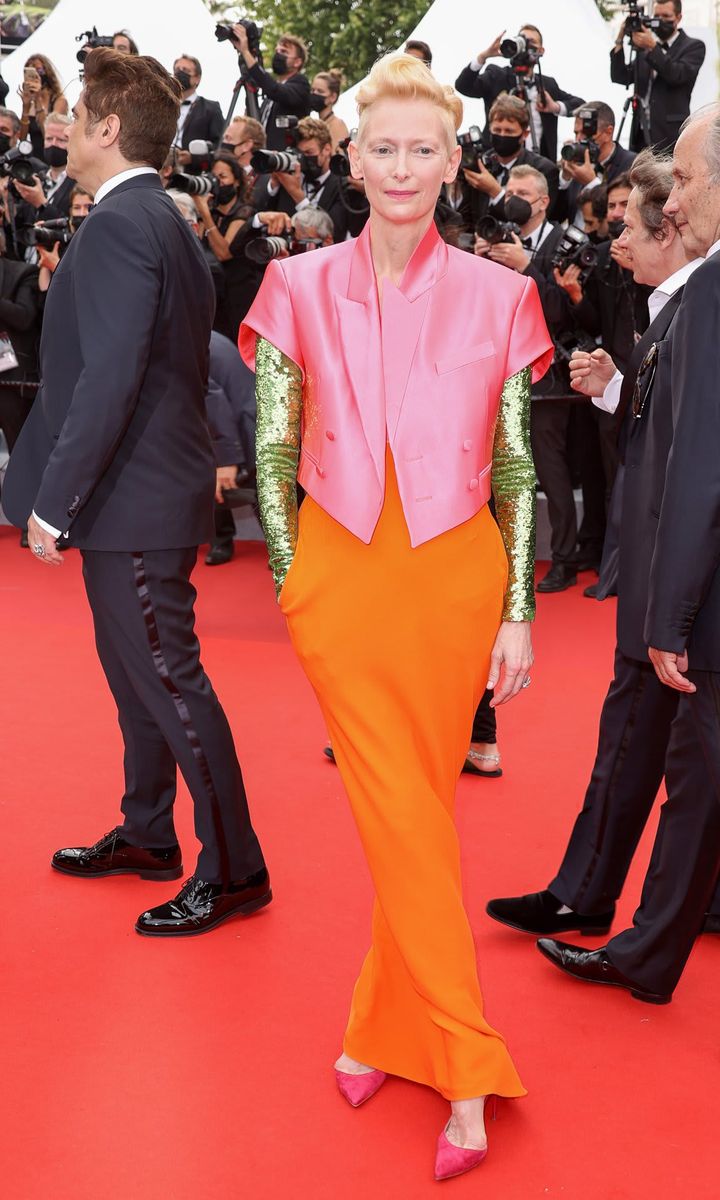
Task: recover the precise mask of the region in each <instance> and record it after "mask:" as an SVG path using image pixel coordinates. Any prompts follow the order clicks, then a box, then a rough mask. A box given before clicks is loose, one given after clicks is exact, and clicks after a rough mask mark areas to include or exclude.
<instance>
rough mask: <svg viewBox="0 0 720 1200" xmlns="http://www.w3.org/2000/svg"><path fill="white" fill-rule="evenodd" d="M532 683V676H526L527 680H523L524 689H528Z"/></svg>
mask: <svg viewBox="0 0 720 1200" xmlns="http://www.w3.org/2000/svg"><path fill="white" fill-rule="evenodd" d="M531 683H532V679H531V678H530V676H529V675H526V676H525V678H524V679H523V681H522V685H523V687H524V688H526V687H530V684H531Z"/></svg>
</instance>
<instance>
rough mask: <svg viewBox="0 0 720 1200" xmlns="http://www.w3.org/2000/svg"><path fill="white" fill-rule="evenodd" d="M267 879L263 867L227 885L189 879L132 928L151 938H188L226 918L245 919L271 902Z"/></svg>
mask: <svg viewBox="0 0 720 1200" xmlns="http://www.w3.org/2000/svg"><path fill="white" fill-rule="evenodd" d="M272 898H273V896H272V891H271V890H270V876H269V875H268V873H267V870H266V868H265V867H263V869H262V870H261V871H257V872H256V873H255V874H254V875H249V876H248V877H247V879H241V880H239V882H237V883H231V884H230V885H229V887H228V889H227V890H226V891H223V885H222V884H221V883H206V882H205V881H204V880H203V879H198V878H197V876H196V875H191V876H190V878H189V879H187V880H186V881H185V883H184V884H183V886H182V887H181V889H180V891H179V892H178V894H177V896H176V897H175V899H174V900H169V901H168V903H167V904H159V905H158V907H157V908H149V909H148V910H147V912H144V913H141V914H140V916H139V917H138V919H137V922H136V924H135V928H136V930H137V932H138V933H144V934H148V935H149V936H151V937H189V936H190V935H191V934H194V933H206V932H207V930H208V929H214V928H215V927H216V925H220V924H221V923H222V922H223V921H227V919H228V918H229V917H247V916H249V915H250V913H254V912H256V911H257V910H258V909H259V908H264V907H265V905H266V904H269V903H270V901H271V900H272Z"/></svg>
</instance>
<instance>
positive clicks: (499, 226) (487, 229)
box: [476, 215, 520, 246]
mask: <svg viewBox="0 0 720 1200" xmlns="http://www.w3.org/2000/svg"><path fill="white" fill-rule="evenodd" d="M476 232H477V235H478V237H481V238H483V239H484V241H486V242H489V244H490V245H491V246H497V245H498V244H499V243H500V242H512V240H513V234H514V235H515V236H516V237H520V226H519V225H516V224H515V222H514V221H498V219H497V217H491V216H489V215H488V216H486V217H481V218H480V220H479V221H478V223H477V226H476Z"/></svg>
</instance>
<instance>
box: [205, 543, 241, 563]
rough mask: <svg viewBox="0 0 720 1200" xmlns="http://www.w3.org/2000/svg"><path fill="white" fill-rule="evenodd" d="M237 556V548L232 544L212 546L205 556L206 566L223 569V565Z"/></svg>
mask: <svg viewBox="0 0 720 1200" xmlns="http://www.w3.org/2000/svg"><path fill="white" fill-rule="evenodd" d="M234 554H235V546H234V544H233V543H232V542H229V543H228V544H227V545H225V544H222V545H220V544H219V543H218V544H217V545H215V546H211V547H210V550H209V552H208V553H207V554H206V556H205V565H206V566H208V567H221V566H222V565H223V563H229V562H230V560H231V559H232V558H233V556H234Z"/></svg>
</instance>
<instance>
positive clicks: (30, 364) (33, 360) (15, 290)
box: [0, 237, 39, 546]
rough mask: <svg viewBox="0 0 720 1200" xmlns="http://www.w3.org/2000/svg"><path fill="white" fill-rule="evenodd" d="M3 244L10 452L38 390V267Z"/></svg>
mask: <svg viewBox="0 0 720 1200" xmlns="http://www.w3.org/2000/svg"><path fill="white" fill-rule="evenodd" d="M3 248H4V238H2V237H0V330H1V331H2V332H0V430H2V432H3V433H4V434H5V441H6V442H7V446H8V450H9V451H10V452H12V449H13V446H14V445H15V442H16V441H17V438H18V435H19V433H20V430H21V429H22V427H23V424H24V423H25V418H26V417H27V415H28V413H29V412H30V408H31V406H32V403H33V400H34V399H35V396H36V393H37V388H36V387H27V386H25V385H26V384H33V383H35V384H36V383H37V379H38V357H37V356H38V333H39V329H38V288H37V267H33V266H31V265H29V264H28V263H22V262H13V261H12V260H11V259H8V258H6V257H5V254H4V253H3V252H2V251H3ZM21 545H24V546H27V538H26V536H25V534H23V535H22V537H21Z"/></svg>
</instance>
